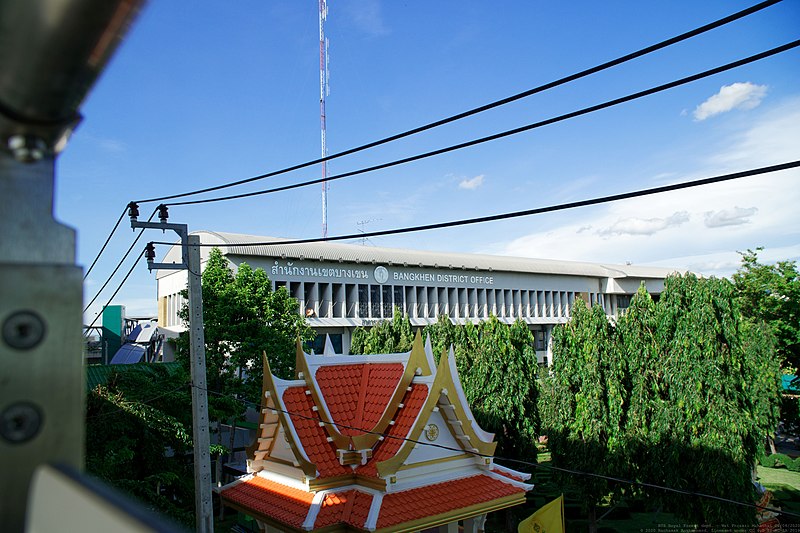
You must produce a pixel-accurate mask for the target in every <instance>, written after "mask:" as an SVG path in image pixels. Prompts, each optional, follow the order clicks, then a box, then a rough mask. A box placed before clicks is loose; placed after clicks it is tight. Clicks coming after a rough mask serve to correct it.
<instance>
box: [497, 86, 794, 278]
mask: <svg viewBox="0 0 800 533" xmlns="http://www.w3.org/2000/svg"><path fill="white" fill-rule="evenodd" d="M715 146H716V147H717V148H716V150H713V151H712V150H709V151H708V153H707V154H705V155H704V156H703V157H702V159H699V160H698V159H696V154H692V153H687V154H686V155H685V160H687V161H691V160H692V159H693V158H695V160H698V161H699V162H698V163H697V164H696V168H695V169H694V170H690V171H688V172H685V173H681V174H676V175H674V176H673V177H672V179H671V180H669V182H672V183H677V182H683V181H687V180H690V179H697V178H703V177H709V176H714V175H720V174H725V173H728V172H732V171H738V170H745V169H749V168H758V167H760V166H765V165H772V164H777V163H782V162H786V161H791V160H794V159H797V146H800V97H798V98H794V99H788V100H784V101H783V102H781V103H780V104H776V105H775V106H773V107H772V108H771V109H769V110H765V111H764V112H761V113H760V114H759V115H758V116H754V117H753V120H751V121H750V122H749V124H747V125H746V126H744V127H742V128H741V129H740V130H738V131H733V132H728V133H727V135H726V137H725V138H723V139H722V140H720V141H718V142H716V144H715ZM701 149H702V148H701ZM664 170H665V171H669V170H671V169H670V168H665V169H664ZM601 178H602V175H601ZM650 179H652V177H651V178H650ZM798 184H800V169H791V170H784V171H781V172H774V173H770V174H762V175H758V176H752V177H748V178H742V179H737V180H733V181H729V182H724V183H717V184H714V185H707V186H703V187H696V188H691V189H685V190H678V191H672V192H669V193H663V194H657V195H651V196H645V197H641V198H634V199H630V200H625V201H620V202H612V203H608V204H603V205H599V206H596V207H593V208H584V209H578V210H570V211H569V212H565V213H552V214H549V215H543V216H539V217H536V218H535V220H534V218H531V219H530V220H529V219H522V220H524V221H526V222H523V223H524V224H529V227H530V233H528V234H527V235H523V236H521V237H519V238H516V239H514V240H511V241H507V242H506V243H498V245H499V246H497V247H496V248H494V249H493V250H492V251H493V252H495V253H504V254H507V255H514V256H522V257H540V258H553V259H561V260H573V261H591V262H601V263H613V264H624V263H625V262H626V261H632V262H633V263H634V264H638V265H654V266H664V267H674V268H677V269H679V270H692V271H694V272H698V273H701V274H705V275H717V276H724V275H729V274H731V273H732V272H734V271H735V270H736V269H737V268H738V265H739V263H740V261H739V256H738V254H737V253H736V252H737V250H739V251H743V250H746V249H748V248H755V247H757V246H764V247H765V248H766V250H765V252H766V251H771V252H774V253H773V256H772V257H773V259H772V260H779V259H790V260H792V259H797V258H798V257H800V245H798V244H797V243H798V242H800V224H798V223H797V221H798V216H797V205H800V187H798ZM640 186H641V187H642V188H644V187H646V186H647V185H646V184H645V183H642V184H641V185H640ZM741 206H746V207H741ZM756 215H757V216H756ZM528 220H529V221H528ZM589 227H591V228H592V231H587V228H589ZM517 228H518V226H517ZM763 259H764V260H765V261H766V260H770V259H769V258H768V257H767V256H766V255H764V257H763Z"/></svg>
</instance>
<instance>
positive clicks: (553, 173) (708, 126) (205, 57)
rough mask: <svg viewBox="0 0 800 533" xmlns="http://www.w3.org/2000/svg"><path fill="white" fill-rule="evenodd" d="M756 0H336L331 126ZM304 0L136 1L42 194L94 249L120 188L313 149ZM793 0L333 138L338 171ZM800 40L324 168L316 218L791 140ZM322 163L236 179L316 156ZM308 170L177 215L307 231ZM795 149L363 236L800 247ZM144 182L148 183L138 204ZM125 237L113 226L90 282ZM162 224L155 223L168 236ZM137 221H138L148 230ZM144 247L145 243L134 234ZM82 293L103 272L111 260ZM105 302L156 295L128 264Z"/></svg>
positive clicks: (353, 227) (426, 245)
mask: <svg viewBox="0 0 800 533" xmlns="http://www.w3.org/2000/svg"><path fill="white" fill-rule="evenodd" d="M753 3H755V2H754V1H752V2H741V1H724V2H723V1H711V0H709V1H704V2H696V1H682V0H681V1H672V2H658V3H656V2H633V1H619V2H570V3H564V2H539V1H536V2H530V1H518V2H517V1H508V2H503V3H497V2H473V3H465V2H451V1H443V2H420V1H413V2H379V1H372V0H359V1H356V0H341V1H340V0H330V3H329V15H328V21H327V25H326V33H327V36H328V38H329V40H330V91H331V92H330V96H329V97H328V101H327V115H328V148H329V152H330V153H334V152H337V151H341V150H344V149H347V148H350V147H353V146H356V145H359V144H362V143H365V142H368V141H371V140H374V139H377V138H380V137H383V136H386V135H389V134H393V133H396V132H399V131H404V130H406V129H409V128H412V127H415V126H418V125H421V124H424V123H427V122H430V121H433V120H436V119H439V118H442V117H445V116H449V115H452V114H455V113H458V112H460V111H463V110H466V109H469V108H472V107H475V106H478V105H481V104H484V103H487V102H489V101H493V100H496V99H499V98H502V97H505V96H508V95H511V94H515V93H518V92H520V91H523V90H525V89H529V88H531V87H534V86H537V85H540V84H542V83H545V82H548V81H551V80H554V79H557V78H560V77H562V76H565V75H568V74H571V73H573V72H576V71H579V70H582V69H584V68H587V67H591V66H593V65H595V64H598V63H602V62H604V61H607V60H610V59H613V58H615V57H617V56H620V55H623V54H625V53H628V52H631V51H634V50H637V49H639V48H642V47H644V46H647V45H649V44H653V43H655V42H658V41H661V40H663V39H666V38H668V37H672V36H674V35H677V34H679V33H682V32H684V31H687V30H690V29H692V28H694V27H697V26H700V25H702V24H705V23H708V22H711V21H713V20H716V19H718V18H722V17H724V16H726V15H728V14H731V13H733V12H735V11H738V10H740V9H744V8H745V7H748V6H749V5H751V4H753ZM317 12H318V10H317V3H316V2H314V1H311V0H306V1H305V2H301V1H298V0H291V1H289V0H285V1H274V2H257V1H249V0H238V1H237V2H228V1H224V2H223V1H221V0H220V1H210V0H204V1H200V2H192V3H189V2H150V3H149V4H148V5H147V7H146V8H145V9H144V10H143V12H142V13H141V15H140V17H139V19H138V20H137V21H136V23H135V25H134V26H133V28H132V30H131V32H130V33H129V34H128V37H127V38H126V40H125V41H124V42H123V44H122V45H121V47H120V49H119V50H118V52H117V54H116V56H115V57H114V59H113V60H112V62H111V63H110V65H109V66H108V68H107V69H106V72H105V73H104V74H103V76H102V77H101V79H100V80H99V81H98V83H97V84H96V86H95V87H94V89H93V91H92V92H91V93H90V95H89V97H88V98H87V100H86V101H85V103H84V105H83V107H82V113H83V115H84V117H85V118H84V121H83V123H82V124H81V125H80V127H79V128H78V129H77V131H76V132H75V134H74V135H73V137H72V139H71V141H70V143H69V145H68V146H67V149H66V150H65V152H64V153H63V154H62V155H61V156H60V158H59V161H58V169H57V196H56V216H57V218H59V219H60V220H62V221H63V222H64V223H66V224H68V225H70V226H73V227H75V228H77V229H78V261H79V263H80V264H83V265H84V266H88V264H90V263H91V261H92V259H93V258H94V256H95V254H96V253H97V251H98V250H99V248H100V246H101V245H102V243H103V241H104V239H105V237H106V235H107V234H108V232H109V231H110V229H111V227H112V225H113V224H114V222H115V221H116V219H117V217H118V216H119V214H120V212H121V211H122V209H123V208H124V206H125V204H127V202H129V201H130V200H132V199H135V198H142V197H151V196H159V195H162V194H170V193H178V192H184V191H187V190H192V189H196V188H203V187H208V186H213V185H217V184H220V183H223V182H226V181H233V180H237V179H242V178H245V177H249V176H252V175H257V174H261V173H264V172H267V171H271V170H275V169H278V168H283V167H285V166H288V165H291V164H295V163H299V162H303V161H306V160H310V159H314V158H317V157H318V156H319V151H320V132H319V103H318V97H319V85H318V83H319V71H318V68H319V58H318V19H317ZM798 23H800V1H798V0H785V1H784V2H782V3H780V4H778V5H776V6H773V7H770V8H767V9H766V10H764V11H762V12H760V13H757V14H755V15H751V16H749V17H747V18H745V19H743V20H740V21H738V22H734V23H732V24H730V25H728V26H726V27H724V28H721V29H717V30H713V31H712V32H710V33H708V34H705V35H703V36H700V37H696V38H694V39H691V40H689V41H687V42H684V43H681V44H678V45H675V46H673V47H670V48H669V49H666V50H662V51H659V52H656V53H654V54H651V55H648V56H646V57H644V58H640V59H637V60H634V61H632V62H630V63H627V64H625V65H622V66H618V67H615V68H613V69H611V70H609V71H606V72H603V73H600V74H597V75H594V76H591V77H589V78H586V79H583V80H580V81H577V82H574V83H571V84H569V85H567V86H563V87H560V88H557V89H554V90H552V91H548V92H546V93H543V94H539V95H535V96H533V97H530V98H527V99H525V100H523V101H520V102H516V103H513V104H510V105H508V106H504V107H503V108H500V109H496V110H493V111H489V112H487V113H484V114H481V115H478V116H475V117H471V118H468V119H465V120H462V121H459V122H457V123H454V124H450V125H447V126H444V127H441V128H438V129H436V130H433V131H430V132H427V133H423V134H420V135H418V136H415V137H412V138H409V139H405V140H402V141H398V142H395V143H392V144H390V145H386V146H383V147H380V148H377V149H374V150H371V151H369V152H365V153H362V154H357V155H353V156H350V157H347V158H343V159H339V160H335V161H333V162H331V163H330V164H329V171H330V173H331V174H337V173H341V172H347V171H350V170H354V169H358V168H361V167H364V166H368V165H373V164H377V163H381V162H384V161H388V160H392V159H397V158H401V157H406V156H409V155H414V154H416V153H419V152H422V151H428V150H432V149H436V148H439V147H442V146H446V145H450V144H455V143H457V142H462V141H466V140H469V139H473V138H476V137H481V136H484V135H488V134H491V133H495V132H498V131H502V130H506V129H510V128H514V127H517V126H521V125H524V124H527V123H531V122H535V121H538V120H542V119H545V118H549V117H551V116H555V115H558V114H561V113H566V112H569V111H573V110H576V109H579V108H582V107H586V106H590V105H594V104H597V103H600V102H603V101H606V100H609V99H612V98H616V97H619V96H623V95H626V94H629V93H632V92H636V91H640V90H643V89H646V88H649V87H651V86H654V85H658V84H662V83H665V82H669V81H672V80H673V79H676V78H680V77H683V76H687V75H690V74H694V73H696V72H699V71H702V70H706V69H710V68H713V67H715V66H718V65H720V64H723V63H727V62H730V61H734V60H736V59H740V58H742V57H745V56H748V55H751V54H754V53H758V52H761V51H763V50H766V49H769V48H772V47H775V46H778V45H781V44H784V43H786V42H789V41H792V40H794V39H797V38H798V36H800V34H799V33H798V30H797V28H798V27H800V24H798ZM798 146H800V50H798V49H795V50H792V51H789V52H786V53H784V54H781V55H779V56H775V57H772V58H768V59H765V60H762V61H760V62H758V63H755V64H751V65H748V66H745V67H742V68H738V69H735V70H732V71H729V72H727V73H723V74H720V75H717V76H713V77H710V78H707V79H704V80H701V81H698V82H695V83H692V84H690V85H686V86H683V87H679V88H677V89H672V90H670V91H667V92H664V93H660V94H657V95H654V96H650V97H647V98H644V99H641V100H637V101H634V102H630V103H627V104H623V105H620V106H616V107H614V108H610V109H606V110H603V111H599V112H597V113H593V114H591V115H588V116H584V117H580V118H576V119H571V120H568V121H565V122H562V123H559V124H555V125H551V126H547V127H544V128H540V129H537V130H534V131H530V132H527V133H523V134H520V135H517V136H514V137H511V138H507V139H503V140H498V141H494V142H491V143H487V144H484V145H481V146H477V147H473V148H468V149H465V150H461V151H457V152H454V153H451V154H447V155H443V156H440V157H436V158H432V159H428V160H425V161H420V162H416V163H411V164H407V165H403V166H398V167H394V168H392V169H388V170H384V171H379V172H375V173H372V174H368V175H361V176H357V177H353V178H348V179H345V180H341V181H335V182H332V183H331V187H330V192H329V197H328V198H329V213H328V226H329V235H339V234H350V233H356V232H357V231H358V230H359V228H360V227H362V226H360V225H359V224H358V223H359V222H360V221H370V222H369V223H368V224H366V225H364V226H363V227H365V228H366V230H368V231H374V230H381V229H390V228H395V227H402V226H407V225H417V224H425V223H433V222H440V221H447V220H454V219H460V218H467V217H473V216H482V215H490V214H493V213H500V212H506V211H513V210H520V209H528V208H534V207H540V206H546V205H550V204H555V203H561V202H566V201H574V200H580V199H584V198H590V197H594V196H600V195H607V194H613V193H619V192H625V191H629V190H633V189H639V188H646V187H653V186H658V185H664V184H668V183H674V182H678V181H684V180H687V179H694V178H701V177H707V176H713V175H717V174H722V173H727V172H734V171H739V170H747V169H750V168H755V167H759V166H766V165H771V164H777V163H783V162H786V161H791V160H795V159H797V158H798V155H800V149H798ZM319 175H320V170H319V168H318V167H314V168H309V169H305V170H301V171H297V172H295V173H291V174H287V175H285V176H280V177H275V178H271V179H269V180H266V181H262V182H257V183H254V184H251V185H247V186H244V187H240V188H236V189H231V190H229V191H230V192H246V191H250V190H255V189H258V188H260V187H266V186H277V185H283V184H287V183H293V182H296V181H301V180H306V179H314V178H317V177H319ZM320 196H321V195H320V186H319V185H317V186H311V187H307V188H303V189H298V190H294V191H290V192H286V193H279V194H273V195H266V196H260V197H256V198H253V199H248V200H240V201H233V202H221V203H217V204H207V205H203V206H187V207H175V208H173V209H172V210H171V212H170V215H171V221H173V222H185V223H187V224H189V227H190V229H192V230H199V229H208V230H218V231H231V232H240V233H251V234H256V235H273V236H281V237H296V238H307V237H319V236H320V235H321V228H320V220H321V214H320V211H321V209H320V204H321V200H320ZM798 203H800V172H798V171H797V170H794V171H784V172H781V173H776V174H773V175H768V176H759V177H752V178H745V179H742V180H738V181H736V182H730V183H726V184H720V185H715V186H708V187H704V188H697V189H691V190H688V191H683V192H675V193H669V194H665V195H661V196H653V197H647V198H643V199H638V200H629V201H624V202H617V203H614V204H607V205H603V206H596V207H591V208H585V209H580V210H569V211H564V212H560V213H553V214H550V215H544V216H534V217H527V218H522V219H516V220H510V221H505V222H497V223H492V224H483V225H479V226H467V227H463V228H455V229H448V230H440V231H434V232H424V233H417V234H408V235H402V236H393V237H382V238H375V239H371V240H370V241H369V242H368V243H367V244H366V245H367V246H370V245H373V246H388V247H400V248H420V249H431V250H447V251H458V252H478V253H493V254H507V255H519V256H530V257H546V258H555V259H567V260H583V261H597V262H607V263H624V262H628V261H629V262H632V263H634V264H641V265H659V266H671V267H676V268H678V269H681V270H685V269H691V270H694V271H697V272H701V273H704V274H708V275H728V274H730V273H731V272H733V271H734V270H735V269H736V267H737V265H738V255H737V254H736V251H737V250H745V249H747V248H755V247H757V246H764V247H765V248H766V249H765V251H764V252H763V254H762V257H763V258H764V259H765V260H779V259H798V258H800V224H798V222H800V216H798V214H797V212H798V211H797V205H798ZM153 207H154V206H143V208H142V215H143V218H145V217H146V216H147V215H148V214H149V212H150V211H151V210H152V208H153ZM132 239H133V233H132V232H131V230H130V229H129V228H127V227H123V228H121V230H119V231H118V233H117V234H116V235H115V237H114V239H113V241H112V242H111V244H110V245H109V249H108V250H107V251H106V253H105V254H104V256H103V258H102V259H101V261H100V262H99V263H98V265H97V266H96V267H95V270H94V271H93V272H92V274H91V276H90V277H89V278H88V280H87V283H86V300H87V301H88V300H89V299H90V298H92V297H93V296H94V294H95V292H96V291H97V289H98V288H99V285H100V284H102V283H103V282H104V281H105V279H106V277H107V276H108V275H109V274H110V272H111V270H112V269H113V268H114V266H115V265H116V263H117V261H118V260H119V258H120V257H121V256H122V254H123V253H124V251H125V250H126V249H127V247H128V246H129V244H130V242H131V241H132ZM161 239H162V236H161V235H160V234H159V233H155V232H154V233H152V234H147V239H146V240H161ZM143 242H144V241H143ZM137 250H138V248H137ZM126 271H127V264H126V266H125V267H124V268H123V269H122V271H121V273H120V275H118V278H117V279H115V281H112V283H111V284H110V287H109V290H107V294H104V295H102V296H101V297H100V298H99V299H98V302H97V304H95V306H93V308H92V309H91V310H90V312H89V313H88V317H89V318H91V317H93V315H94V314H95V313H96V312H97V311H98V310H99V308H100V305H101V304H102V303H105V301H106V300H107V298H108V297H109V296H110V293H111V289H113V288H114V287H116V285H117V284H118V280H119V279H121V274H124V272H126ZM115 303H120V304H124V305H126V306H127V308H128V313H129V314H147V313H154V312H155V309H156V302H155V281H154V278H153V276H152V275H151V274H149V273H148V272H147V269H146V267H145V266H144V264H142V265H141V266H139V267H137V269H136V271H135V272H134V275H133V276H131V278H130V280H129V282H128V283H127V284H126V287H125V288H124V289H123V290H122V291H121V292H120V295H119V297H118V298H117V299H116V300H115Z"/></svg>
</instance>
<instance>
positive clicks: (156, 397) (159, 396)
mask: <svg viewBox="0 0 800 533" xmlns="http://www.w3.org/2000/svg"><path fill="white" fill-rule="evenodd" d="M187 385H191V383H190V382H186V383H182V384H181V385H179V386H177V387H175V388H174V389H172V390H169V391H167V392H164V393H162V394H159V395H158V396H153V397H152V398H148V399H147V400H143V401H140V402H129V403H137V404H146V405H149V404H150V403H152V402H154V401H156V400H158V399H161V398H163V397H164V396H168V395H170V394H172V393H175V392H178V391H179V390H181V389H184V388H185V387H186V386H187ZM91 392H93V393H95V394H97V393H96V392H95V390H94V389H92V391H91ZM125 412H127V411H125V409H124V408H122V407H117V408H115V409H113V410H111V411H107V412H105V413H100V414H97V415H93V416H87V417H86V420H87V421H89V420H96V419H98V418H105V417H107V416H109V415H116V414H119V413H125Z"/></svg>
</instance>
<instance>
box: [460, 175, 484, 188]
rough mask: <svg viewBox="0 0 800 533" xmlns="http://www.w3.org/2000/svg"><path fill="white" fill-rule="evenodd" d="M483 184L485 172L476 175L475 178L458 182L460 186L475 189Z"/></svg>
mask: <svg viewBox="0 0 800 533" xmlns="http://www.w3.org/2000/svg"><path fill="white" fill-rule="evenodd" d="M481 185H483V174H480V175H478V176H475V177H474V178H470V179H463V180H461V182H460V183H459V184H458V188H459V189H467V190H468V191H473V190H475V189H477V188H478V187H480V186H481Z"/></svg>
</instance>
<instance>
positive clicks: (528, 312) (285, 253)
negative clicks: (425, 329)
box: [156, 231, 674, 362]
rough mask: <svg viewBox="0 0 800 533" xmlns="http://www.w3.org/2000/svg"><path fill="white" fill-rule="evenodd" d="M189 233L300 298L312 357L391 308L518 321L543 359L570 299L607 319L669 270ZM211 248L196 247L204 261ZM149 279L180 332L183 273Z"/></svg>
mask: <svg viewBox="0 0 800 533" xmlns="http://www.w3.org/2000/svg"><path fill="white" fill-rule="evenodd" d="M195 234H196V235H199V236H200V242H201V243H203V244H213V245H215V246H218V247H219V249H220V250H221V252H222V253H223V255H224V256H225V257H226V258H227V259H228V260H229V261H230V262H231V264H232V265H233V266H234V268H235V267H236V266H237V265H239V264H240V263H243V262H245V263H247V264H249V265H250V266H252V267H253V268H263V269H264V270H265V271H266V272H267V275H268V276H269V278H270V280H271V282H272V286H273V289H278V288H280V287H285V288H286V290H287V291H289V293H290V294H291V296H293V297H294V298H296V299H297V300H298V302H299V307H298V312H299V313H302V314H304V315H305V316H307V317H308V320H309V323H310V324H311V326H312V327H313V328H314V330H315V331H316V332H317V333H318V334H319V336H318V344H319V346H315V351H316V352H317V353H319V352H321V350H322V339H323V338H324V335H325V334H328V335H330V337H331V340H332V342H333V344H334V347H335V349H336V351H337V352H339V353H349V348H350V335H351V333H352V331H353V329H354V328H356V327H357V326H370V325H373V324H375V323H377V322H379V321H382V320H386V319H390V318H391V317H392V313H393V310H394V308H395V307H397V308H399V309H400V310H401V311H402V312H403V314H405V315H407V316H408V317H409V318H410V320H411V323H412V324H413V325H415V326H424V325H427V324H431V323H433V322H435V321H436V320H437V319H438V318H439V317H440V316H442V315H444V316H447V317H449V318H450V319H451V320H452V321H454V322H456V323H464V322H465V321H473V322H478V321H480V320H484V319H486V318H488V317H489V316H491V315H495V316H496V317H498V319H500V320H501V321H503V322H507V323H511V322H513V321H515V320H517V319H521V320H523V321H524V322H526V323H527V324H528V326H529V327H530V328H531V330H532V331H533V332H534V336H535V338H536V350H537V354H538V355H539V360H540V362H544V361H545V360H546V359H545V358H546V357H547V346H548V341H549V338H550V332H551V331H552V328H553V326H555V325H556V324H560V323H564V322H566V321H567V320H568V319H569V316H570V309H571V307H572V305H573V303H574V302H575V299H576V298H581V299H583V300H584V301H585V302H587V303H588V304H590V305H594V304H599V305H601V306H602V307H603V308H604V309H605V310H606V313H607V314H608V315H610V316H614V315H616V314H617V312H618V311H619V310H621V309H625V308H626V307H627V306H628V305H629V303H630V299H631V296H632V295H633V294H634V293H635V292H636V290H637V289H638V288H639V286H640V284H641V283H645V286H646V287H647V290H648V292H649V293H650V294H651V295H653V296H654V297H657V296H658V295H659V294H660V293H661V292H662V291H663V289H664V279H665V278H666V276H668V275H669V274H671V273H673V272H674V270H673V269H665V268H653V267H640V266H633V265H605V264H598V263H580V262H573V261H555V260H547V259H529V258H520V257H506V256H492V255H477V254H461V253H445V252H429V251H421V250H403V249H393V248H377V247H372V246H359V245H353V244H339V243H311V244H281V243H282V242H283V241H285V239H278V238H274V237H264V236H254V235H241V234H235V233H221V232H211V231H200V232H196V233H195ZM249 243H269V244H256V245H248V244H249ZM273 243H274V244H273ZM210 250H211V248H208V247H204V248H202V252H201V254H202V261H203V264H205V261H206V259H207V258H208V254H209V251H210ZM179 257H180V251H179V247H173V248H172V249H171V250H170V251H169V252H168V254H167V256H166V258H165V259H164V262H173V261H175V262H177V261H179ZM156 278H157V280H158V318H159V326H166V327H170V328H174V327H179V326H180V325H181V323H180V319H179V318H178V311H179V310H180V308H181V305H182V304H183V301H182V298H181V296H180V291H182V290H183V289H185V288H186V272H185V271H174V270H160V271H158V272H157V274H156Z"/></svg>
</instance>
